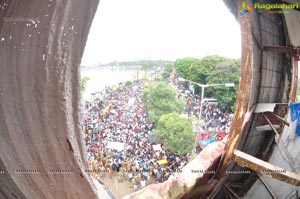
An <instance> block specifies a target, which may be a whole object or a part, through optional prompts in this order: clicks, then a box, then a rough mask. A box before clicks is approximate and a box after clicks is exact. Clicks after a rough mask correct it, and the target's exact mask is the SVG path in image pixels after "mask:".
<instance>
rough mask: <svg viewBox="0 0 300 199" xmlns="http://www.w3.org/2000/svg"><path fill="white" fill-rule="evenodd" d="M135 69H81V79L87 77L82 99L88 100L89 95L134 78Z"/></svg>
mask: <svg viewBox="0 0 300 199" xmlns="http://www.w3.org/2000/svg"><path fill="white" fill-rule="evenodd" d="M136 73H137V70H136V69H133V68H131V69H116V68H113V67H105V68H100V67H93V68H83V69H81V78H83V77H89V78H90V80H89V81H87V85H86V90H85V92H84V93H83V96H82V97H83V99H90V97H91V93H95V92H98V91H102V90H103V89H104V88H105V86H113V85H116V84H118V83H120V82H126V81H127V80H131V81H133V80H134V79H135V78H136Z"/></svg>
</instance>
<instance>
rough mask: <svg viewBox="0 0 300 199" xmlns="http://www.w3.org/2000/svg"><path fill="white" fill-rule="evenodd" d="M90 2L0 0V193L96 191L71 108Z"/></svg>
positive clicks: (36, 195)
mask: <svg viewBox="0 0 300 199" xmlns="http://www.w3.org/2000/svg"><path fill="white" fill-rule="evenodd" d="M97 5H98V0H84V1H82V0H71V1H70V0H26V1H21V0H4V1H3V0H2V1H1V2H0V60H1V61H0V136H1V137H0V169H1V173H0V184H1V186H0V198H22V199H23V198H32V199H40V198H53V199H58V198H97V196H96V193H95V190H94V188H93V187H92V186H91V184H92V183H90V182H91V180H90V178H89V176H88V175H87V174H86V173H84V161H83V150H82V146H83V145H82V144H81V136H80V126H79V111H78V107H79V73H78V67H79V64H80V61H81V57H82V54H83V50H84V47H85V43H86V39H87V35H88V31H89V28H90V25H91V22H92V19H93V17H94V13H95V11H96V8H97ZM20 170H21V171H20ZM50 170H55V171H54V172H51V171H50ZM60 170H65V171H60Z"/></svg>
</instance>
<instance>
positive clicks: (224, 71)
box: [207, 59, 241, 111]
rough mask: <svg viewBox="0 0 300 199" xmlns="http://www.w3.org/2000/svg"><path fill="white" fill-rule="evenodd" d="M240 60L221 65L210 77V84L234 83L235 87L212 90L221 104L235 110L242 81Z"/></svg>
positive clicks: (226, 61) (227, 61) (231, 60)
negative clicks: (240, 81)
mask: <svg viewBox="0 0 300 199" xmlns="http://www.w3.org/2000/svg"><path fill="white" fill-rule="evenodd" d="M240 63H241V61H240V59H227V60H225V61H223V62H221V63H219V64H218V65H217V66H216V67H215V69H214V70H213V71H212V72H211V73H210V74H209V76H208V78H207V79H208V82H207V83H208V84H224V83H234V87H224V86H222V87H214V88H211V89H210V90H211V91H213V92H212V94H211V95H212V96H213V97H214V98H217V99H218V102H219V104H221V105H223V106H227V107H228V108H230V109H231V110H232V111H233V110H234V108H235V107H234V106H235V102H236V98H237V89H238V85H239V80H240Z"/></svg>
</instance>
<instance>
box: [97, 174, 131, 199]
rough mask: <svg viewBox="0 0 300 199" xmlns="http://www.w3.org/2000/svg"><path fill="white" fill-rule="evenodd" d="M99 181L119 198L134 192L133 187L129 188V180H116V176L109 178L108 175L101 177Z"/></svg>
mask: <svg viewBox="0 0 300 199" xmlns="http://www.w3.org/2000/svg"><path fill="white" fill-rule="evenodd" d="M100 181H101V182H102V183H103V184H104V185H105V186H106V188H107V189H108V190H109V191H110V192H111V193H112V194H113V195H114V196H115V197H116V199H121V198H122V197H124V196H126V195H128V194H130V193H133V192H134V189H133V188H130V182H129V181H123V182H118V181H117V178H116V177H113V178H111V179H110V178H109V177H108V176H105V177H104V178H101V179H100Z"/></svg>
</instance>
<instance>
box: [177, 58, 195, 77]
mask: <svg viewBox="0 0 300 199" xmlns="http://www.w3.org/2000/svg"><path fill="white" fill-rule="evenodd" d="M198 62H199V59H197V58H193V57H186V58H183V59H177V60H176V62H175V68H176V71H177V73H178V75H179V77H181V78H184V79H189V71H190V67H191V65H193V64H196V63H198Z"/></svg>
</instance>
